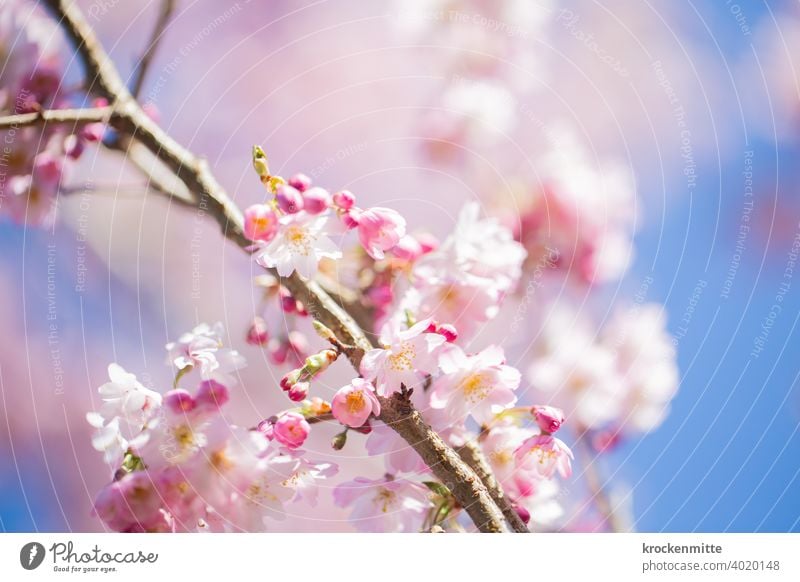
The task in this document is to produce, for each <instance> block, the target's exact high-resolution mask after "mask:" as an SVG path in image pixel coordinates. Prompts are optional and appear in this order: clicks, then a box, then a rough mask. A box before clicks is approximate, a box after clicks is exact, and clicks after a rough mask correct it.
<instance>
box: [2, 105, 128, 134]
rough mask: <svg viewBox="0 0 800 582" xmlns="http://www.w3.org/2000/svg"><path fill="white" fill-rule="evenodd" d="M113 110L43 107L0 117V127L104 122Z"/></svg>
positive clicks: (110, 108) (109, 108)
mask: <svg viewBox="0 0 800 582" xmlns="http://www.w3.org/2000/svg"><path fill="white" fill-rule="evenodd" d="M113 111H114V108H113V107H94V108H91V109H45V110H42V111H34V112H32V113H19V114H17V115H7V116H5V117H0V129H11V128H15V129H16V128H20V127H27V126H31V125H46V124H48V123H59V124H68V125H82V124H85V123H106V122H108V121H109V119H110V118H111V116H112V114H113Z"/></svg>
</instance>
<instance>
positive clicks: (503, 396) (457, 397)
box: [430, 345, 521, 423]
mask: <svg viewBox="0 0 800 582" xmlns="http://www.w3.org/2000/svg"><path fill="white" fill-rule="evenodd" d="M439 367H440V368H441V370H442V375H441V376H439V378H437V379H436V380H435V381H434V383H433V386H432V389H431V400H430V403H431V407H432V408H437V409H442V410H445V411H446V412H447V414H449V415H450V416H451V418H453V419H459V418H463V417H464V416H467V415H470V416H472V417H473V418H475V419H476V420H478V422H482V423H486V422H488V421H489V420H491V418H492V417H493V415H494V414H495V413H497V412H500V411H501V410H502V409H503V408H508V407H510V406H513V405H514V403H515V402H516V401H517V396H516V394H514V390H516V389H517V388H518V387H519V383H520V377H521V376H520V373H519V371H518V370H516V369H515V368H512V367H511V366H507V365H505V355H504V354H503V350H502V349H501V348H499V347H497V346H490V347H488V348H486V349H485V350H483V351H482V352H480V353H478V354H475V355H472V356H470V355H467V354H465V353H464V351H463V350H462V349H461V348H460V347H458V346H455V345H451V346H449V347H448V348H447V349H445V350H443V351H442V353H441V355H440V356H439Z"/></svg>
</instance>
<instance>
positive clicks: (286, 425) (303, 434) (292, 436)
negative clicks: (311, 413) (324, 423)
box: [272, 412, 311, 449]
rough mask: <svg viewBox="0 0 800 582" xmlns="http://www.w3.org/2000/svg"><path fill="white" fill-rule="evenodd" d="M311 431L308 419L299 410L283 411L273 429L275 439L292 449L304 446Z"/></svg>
mask: <svg viewBox="0 0 800 582" xmlns="http://www.w3.org/2000/svg"><path fill="white" fill-rule="evenodd" d="M310 432H311V426H310V425H309V424H308V421H307V420H306V419H305V418H304V417H303V415H302V414H299V413H297V412H283V413H281V414H280V415H279V416H278V419H277V420H276V421H275V425H274V426H273V429H272V434H273V436H274V438H275V440H277V441H278V442H279V443H281V444H282V445H284V446H286V447H288V448H290V449H296V448H298V447H301V446H303V443H304V442H306V438H308V433H310Z"/></svg>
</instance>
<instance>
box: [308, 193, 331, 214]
mask: <svg viewBox="0 0 800 582" xmlns="http://www.w3.org/2000/svg"><path fill="white" fill-rule="evenodd" d="M330 205H331V195H330V192H328V191H327V190H325V188H319V187H314V188H310V189H308V190H306V191H305V192H303V209H304V210H305V211H306V212H308V213H309V214H320V213H322V212H325V211H326V210H327V209H328V206H330Z"/></svg>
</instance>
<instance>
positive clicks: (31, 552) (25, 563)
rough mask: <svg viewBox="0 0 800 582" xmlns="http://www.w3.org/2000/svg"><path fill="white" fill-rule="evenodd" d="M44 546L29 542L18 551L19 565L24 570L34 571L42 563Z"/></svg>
mask: <svg viewBox="0 0 800 582" xmlns="http://www.w3.org/2000/svg"><path fill="white" fill-rule="evenodd" d="M44 554H45V551H44V546H43V545H42V544H40V543H39V542H29V543H27V544H25V545H24V546H22V549H21V550H20V551H19V563H20V564H22V567H23V568H25V569H26V570H35V569H36V568H38V567H39V566H41V565H42V562H43V561H44Z"/></svg>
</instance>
